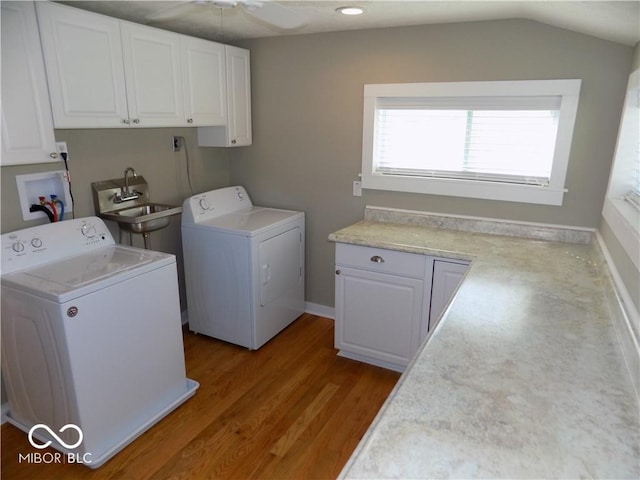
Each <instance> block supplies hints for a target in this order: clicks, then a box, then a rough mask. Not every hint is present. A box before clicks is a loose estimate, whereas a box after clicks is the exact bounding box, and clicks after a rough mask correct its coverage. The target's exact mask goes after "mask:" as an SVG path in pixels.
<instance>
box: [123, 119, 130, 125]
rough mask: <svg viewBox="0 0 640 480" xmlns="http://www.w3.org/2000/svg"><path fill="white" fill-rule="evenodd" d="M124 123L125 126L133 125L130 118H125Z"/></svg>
mask: <svg viewBox="0 0 640 480" xmlns="http://www.w3.org/2000/svg"><path fill="white" fill-rule="evenodd" d="M122 123H124V124H126V125H129V123H131V122H130V121H129V119H128V118H123V119H122Z"/></svg>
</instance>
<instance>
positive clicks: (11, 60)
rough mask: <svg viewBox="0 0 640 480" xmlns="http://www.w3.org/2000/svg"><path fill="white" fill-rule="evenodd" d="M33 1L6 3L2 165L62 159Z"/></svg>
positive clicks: (3, 31)
mask: <svg viewBox="0 0 640 480" xmlns="http://www.w3.org/2000/svg"><path fill="white" fill-rule="evenodd" d="M55 152H56V148H55V139H54V136H53V122H52V117H51V107H50V105H49V98H48V92H47V84H46V80H45V69H44V63H43V59H42V51H41V49H40V37H39V34H38V25H37V22H36V13H35V8H34V6H33V3H31V2H6V1H3V2H2V157H0V164H2V165H18V164H26V163H44V162H51V161H58V160H59V159H58V158H57V154H56V153H55Z"/></svg>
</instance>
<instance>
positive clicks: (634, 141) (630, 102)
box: [616, 88, 640, 210]
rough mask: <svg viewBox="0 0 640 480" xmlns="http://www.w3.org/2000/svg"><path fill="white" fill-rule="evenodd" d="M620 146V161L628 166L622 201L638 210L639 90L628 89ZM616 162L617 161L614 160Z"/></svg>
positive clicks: (639, 170)
mask: <svg viewBox="0 0 640 480" xmlns="http://www.w3.org/2000/svg"><path fill="white" fill-rule="evenodd" d="M620 130H621V133H622V134H623V135H624V136H622V135H621V138H620V139H619V140H622V145H621V144H620V142H619V143H618V152H619V153H618V152H617V153H618V155H620V156H626V157H628V158H626V159H622V160H620V161H621V162H626V164H627V165H628V166H629V174H628V175H629V178H628V182H629V187H628V189H627V192H626V193H625V195H624V199H625V200H627V201H628V202H629V203H631V205H633V206H634V207H635V208H636V209H637V210H640V88H630V89H629V90H628V91H627V98H626V101H625V115H624V116H623V119H622V122H621V125H620ZM616 162H617V160H616Z"/></svg>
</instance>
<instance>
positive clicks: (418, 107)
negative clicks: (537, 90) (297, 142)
mask: <svg viewBox="0 0 640 480" xmlns="http://www.w3.org/2000/svg"><path fill="white" fill-rule="evenodd" d="M560 102H561V97H560V96H555V97H535V98H527V97H524V98H523V97H509V98H500V97H494V98H490V99H478V98H468V97H462V98H460V97H459V98H436V99H401V100H398V99H387V98H380V99H378V105H377V109H376V121H375V133H374V139H375V140H374V142H375V143H374V153H373V154H374V165H375V167H374V168H375V170H376V171H377V172H379V173H381V174H387V175H417V176H427V177H439V178H456V179H472V180H484V181H495V182H507V183H519V184H525V185H548V184H549V179H550V175H551V168H552V166H553V155H554V150H555V143H556V135H557V131H558V118H559V113H560Z"/></svg>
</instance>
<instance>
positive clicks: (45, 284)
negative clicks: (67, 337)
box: [2, 245, 175, 302]
mask: <svg viewBox="0 0 640 480" xmlns="http://www.w3.org/2000/svg"><path fill="white" fill-rule="evenodd" d="M174 261H175V257H174V256H173V255H169V254H165V253H161V252H155V251H150V250H142V249H139V248H131V247H124V246H121V245H115V246H108V247H104V248H101V249H97V250H94V251H92V252H90V253H86V254H82V255H78V256H75V257H67V258H65V259H63V260H59V261H56V262H51V263H47V264H45V265H41V266H39V267H35V268H31V269H24V270H20V271H18V272H15V273H10V274H7V275H3V276H2V284H3V285H7V286H12V287H14V288H18V289H20V290H26V291H29V292H31V293H34V294H36V295H39V296H44V297H46V298H50V299H52V300H54V301H58V302H65V301H67V300H70V299H72V298H76V297H78V296H81V295H86V294H88V293H91V292H93V291H95V290H98V289H100V288H105V287H107V286H109V285H112V284H114V283H117V282H121V281H123V280H125V279H128V278H131V277H132V276H136V275H140V274H142V273H145V272H147V271H149V270H153V269H155V268H158V267H160V266H163V265H165V264H169V263H172V262H174Z"/></svg>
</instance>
